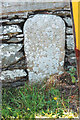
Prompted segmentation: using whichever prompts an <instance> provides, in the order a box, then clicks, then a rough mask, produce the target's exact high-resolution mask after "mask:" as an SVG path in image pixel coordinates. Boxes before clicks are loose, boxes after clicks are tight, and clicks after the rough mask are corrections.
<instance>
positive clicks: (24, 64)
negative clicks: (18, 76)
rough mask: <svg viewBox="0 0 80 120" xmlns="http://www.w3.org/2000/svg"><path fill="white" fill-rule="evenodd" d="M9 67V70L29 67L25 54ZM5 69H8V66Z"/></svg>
mask: <svg viewBox="0 0 80 120" xmlns="http://www.w3.org/2000/svg"><path fill="white" fill-rule="evenodd" d="M7 69H8V70H14V69H24V70H25V69H27V62H26V60H25V56H24V57H23V58H22V59H21V60H19V61H17V62H16V63H15V64H12V65H10V66H9V67H8V68H7ZM3 70H6V68H4V69H3Z"/></svg>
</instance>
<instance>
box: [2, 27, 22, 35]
mask: <svg viewBox="0 0 80 120" xmlns="http://www.w3.org/2000/svg"><path fill="white" fill-rule="evenodd" d="M15 33H22V30H21V29H20V27H19V26H18V25H6V26H2V34H15Z"/></svg>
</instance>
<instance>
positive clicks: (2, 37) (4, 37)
mask: <svg viewBox="0 0 80 120" xmlns="http://www.w3.org/2000/svg"><path fill="white" fill-rule="evenodd" d="M9 39H10V37H9V36H8V35H1V36H0V40H2V41H5V40H9Z"/></svg>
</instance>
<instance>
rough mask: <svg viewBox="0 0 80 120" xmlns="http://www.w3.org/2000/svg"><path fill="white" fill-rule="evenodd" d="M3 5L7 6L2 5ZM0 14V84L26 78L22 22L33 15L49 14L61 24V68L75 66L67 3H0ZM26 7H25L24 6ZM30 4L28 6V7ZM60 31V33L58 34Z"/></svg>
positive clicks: (20, 83)
mask: <svg viewBox="0 0 80 120" xmlns="http://www.w3.org/2000/svg"><path fill="white" fill-rule="evenodd" d="M6 4H7V5H6ZM2 6H3V9H2V15H0V24H1V27H0V31H2V32H0V50H1V51H0V56H1V59H0V63H1V62H2V65H1V66H0V68H1V70H2V72H1V76H0V78H1V80H2V83H3V84H2V85H3V86H7V87H8V86H13V87H14V86H19V85H24V83H25V82H27V81H28V71H27V61H26V58H25V51H24V30H23V28H24V24H25V22H26V21H27V20H28V19H29V18H32V17H33V16H34V15H37V14H48V15H49V14H50V15H55V16H59V17H61V19H62V20H63V21H64V23H65V59H64V68H65V70H67V69H69V68H71V67H72V66H73V65H74V66H75V67H76V58H75V51H74V39H73V29H72V20H71V12H70V8H69V4H68V3H55V4H54V3H53V6H52V3H50V4H49V3H46V4H45V3H44V4H43V3H26V4H25V3H23V4H22V3H16V2H15V4H13V3H2ZM26 6H27V7H26ZM30 7H31V9H30ZM62 34H64V33H62Z"/></svg>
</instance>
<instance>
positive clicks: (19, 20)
mask: <svg viewBox="0 0 80 120" xmlns="http://www.w3.org/2000/svg"><path fill="white" fill-rule="evenodd" d="M24 21H25V20H24V19H12V20H10V21H9V22H7V24H19V23H23V22H24Z"/></svg>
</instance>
